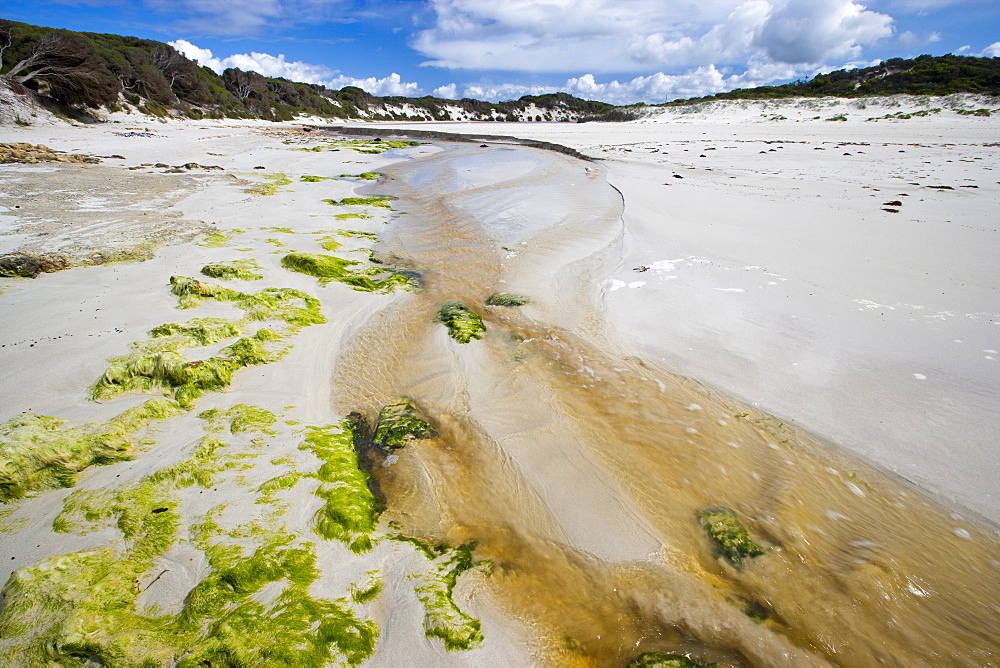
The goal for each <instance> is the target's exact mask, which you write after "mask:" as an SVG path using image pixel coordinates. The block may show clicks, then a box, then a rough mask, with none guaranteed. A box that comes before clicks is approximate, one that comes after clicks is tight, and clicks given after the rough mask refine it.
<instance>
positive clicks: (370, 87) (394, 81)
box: [169, 39, 422, 95]
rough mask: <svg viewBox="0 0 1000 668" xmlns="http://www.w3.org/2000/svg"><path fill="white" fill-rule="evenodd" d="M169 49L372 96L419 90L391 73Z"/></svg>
mask: <svg viewBox="0 0 1000 668" xmlns="http://www.w3.org/2000/svg"><path fill="white" fill-rule="evenodd" d="M169 44H170V46H172V47H174V48H175V49H177V50H178V51H179V52H181V53H182V54H184V55H185V56H187V57H188V58H190V59H192V60H197V61H198V63H199V64H200V65H204V66H205V67H208V68H211V69H212V70H214V71H215V72H217V73H219V74H222V72H223V71H224V70H226V69H228V68H230V67H235V68H238V69H241V70H244V71H249V72H258V73H260V74H263V75H264V76H266V77H282V78H285V79H289V80H290V81H300V82H302V83H311V84H320V85H322V86H326V87H327V88H329V89H331V90H337V89H340V88H343V87H344V86H357V87H358V88H361V89H362V90H365V91H367V92H369V93H371V94H373V95H419V94H420V93H421V92H422V91H421V89H420V86H419V85H418V84H417V83H416V82H411V81H403V80H402V77H400V76H399V75H398V74H396V73H395V72H393V73H392V74H390V75H388V76H386V77H382V78H378V77H365V78H356V77H351V76H347V75H344V74H341V73H340V72H338V71H337V70H332V69H330V68H329V67H326V66H325V65H313V64H310V63H305V62H302V61H300V60H292V61H289V60H286V59H285V55H284V54H278V55H277V56H273V55H271V54H269V53H257V52H255V51H254V52H251V53H236V54H233V55H231V56H226V57H225V58H218V57H216V56H215V55H214V54H213V53H212V51H211V50H210V49H203V48H201V47H199V46H196V45H194V44H192V43H191V42H188V41H187V40H183V39H179V40H176V41H174V42H169Z"/></svg>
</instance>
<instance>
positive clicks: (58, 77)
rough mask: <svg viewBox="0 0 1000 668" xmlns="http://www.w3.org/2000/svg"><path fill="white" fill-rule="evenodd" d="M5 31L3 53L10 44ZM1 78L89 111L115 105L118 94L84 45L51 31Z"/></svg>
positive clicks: (1, 40)
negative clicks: (85, 107)
mask: <svg viewBox="0 0 1000 668" xmlns="http://www.w3.org/2000/svg"><path fill="white" fill-rule="evenodd" d="M6 30H7V33H6V36H5V37H6V43H7V46H5V47H4V49H6V48H7V47H9V46H10V44H11V43H13V41H14V39H13V35H12V33H11V31H10V29H9V28H7V29H6ZM0 43H4V37H0ZM0 53H2V52H0ZM3 76H5V77H7V78H8V79H9V80H11V81H14V82H16V83H19V84H21V85H24V86H26V87H28V88H32V89H34V90H36V91H38V92H45V93H47V94H48V95H50V96H52V97H54V98H56V99H58V100H61V101H63V102H65V103H67V104H86V105H88V106H92V107H97V106H100V105H102V104H111V103H113V102H115V101H116V100H117V99H118V92H119V90H120V87H119V83H118V79H117V78H116V77H115V76H114V74H112V73H111V72H110V71H109V70H108V68H107V65H105V63H104V60H103V59H101V58H100V57H99V56H98V55H97V53H96V52H95V51H94V49H93V48H92V47H91V46H90V45H89V44H87V42H85V41H84V40H82V39H79V38H77V37H74V36H72V35H69V34H64V33H61V32H55V31H54V32H50V33H47V34H45V35H43V36H42V37H41V38H40V39H38V40H36V41H34V42H33V43H32V44H31V45H30V46H29V47H28V53H27V55H25V56H24V57H23V58H21V60H19V61H18V62H16V63H14V65H13V66H12V67H11V68H10V69H9V70H7V71H6V72H4V73H3Z"/></svg>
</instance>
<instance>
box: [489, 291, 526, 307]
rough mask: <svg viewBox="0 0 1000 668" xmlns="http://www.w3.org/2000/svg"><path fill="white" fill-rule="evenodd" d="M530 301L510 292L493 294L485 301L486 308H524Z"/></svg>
mask: <svg viewBox="0 0 1000 668" xmlns="http://www.w3.org/2000/svg"><path fill="white" fill-rule="evenodd" d="M529 301H531V300H530V299H528V298H527V297H525V296H524V295H515V294H512V293H510V292H494V293H493V294H492V295H490V298H489V299H487V300H486V305H487V306H524V305H525V304H527V303H528V302H529Z"/></svg>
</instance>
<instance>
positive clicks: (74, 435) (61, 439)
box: [0, 399, 180, 503]
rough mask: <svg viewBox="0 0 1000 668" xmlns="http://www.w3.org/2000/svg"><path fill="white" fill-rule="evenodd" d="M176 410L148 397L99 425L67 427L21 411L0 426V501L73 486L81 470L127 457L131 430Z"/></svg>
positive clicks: (165, 416)
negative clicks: (142, 402)
mask: <svg viewBox="0 0 1000 668" xmlns="http://www.w3.org/2000/svg"><path fill="white" fill-rule="evenodd" d="M179 412H180V407H179V406H178V405H177V404H175V403H174V402H172V401H168V400H166V399H150V400H149V401H147V402H146V403H144V404H142V405H141V406H137V407H135V408H130V409H128V410H127V411H125V412H123V413H121V414H119V415H118V416H116V417H114V418H112V419H111V420H110V421H109V422H108V423H106V424H102V425H88V426H85V427H68V426H66V423H65V421H64V420H61V419H59V418H55V417H49V416H46V415H33V414H30V413H26V414H23V415H19V416H17V417H15V418H14V419H12V420H8V421H7V422H5V423H3V424H2V425H0V503H8V502H9V501H12V500H14V499H19V498H21V497H24V496H27V495H29V494H31V493H33V492H37V491H40V490H44V489H56V488H59V487H72V486H73V485H74V484H76V475H77V474H78V473H79V472H80V471H83V470H84V469H86V468H88V467H90V466H95V465H98V466H99V465H104V464H112V463H114V462H120V461H124V460H128V459H131V458H132V449H133V447H134V445H135V439H134V434H135V433H136V432H138V431H139V430H140V429H142V428H143V427H145V426H146V425H148V424H150V423H152V422H155V421H158V420H163V419H166V418H168V417H170V416H172V415H175V414H177V413H179Z"/></svg>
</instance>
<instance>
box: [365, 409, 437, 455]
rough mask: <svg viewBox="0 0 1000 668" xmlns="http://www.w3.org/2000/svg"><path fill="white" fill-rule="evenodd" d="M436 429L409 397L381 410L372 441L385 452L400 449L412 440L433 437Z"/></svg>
mask: <svg viewBox="0 0 1000 668" xmlns="http://www.w3.org/2000/svg"><path fill="white" fill-rule="evenodd" d="M432 436H434V429H433V428H432V427H431V425H430V424H428V423H427V421H426V420H423V419H422V418H421V417H420V416H419V414H418V412H417V407H416V406H414V405H413V402H412V401H410V400H409V399H404V400H403V401H400V402H399V403H396V404H390V405H388V406H386V407H385V408H383V409H382V410H381V411H379V414H378V422H377V423H376V424H375V435H374V437H373V438H372V442H373V443H374V444H375V446H376V447H377V448H379V449H381V450H383V451H384V452H390V451H392V450H398V449H400V448H402V447H404V446H406V444H408V443H409V442H410V441H415V440H417V439H420V438H431V437H432Z"/></svg>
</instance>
